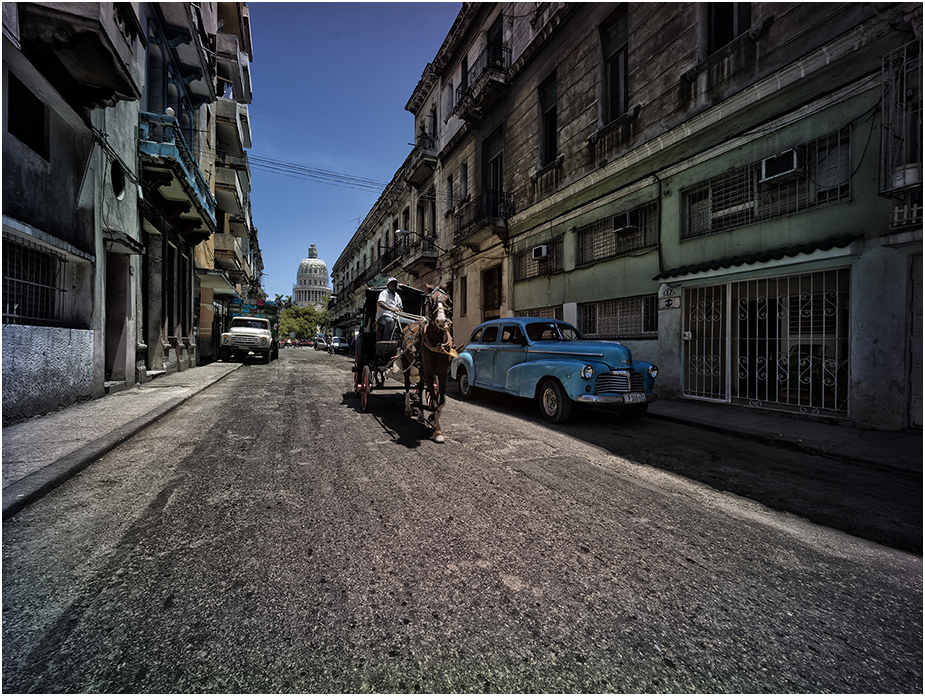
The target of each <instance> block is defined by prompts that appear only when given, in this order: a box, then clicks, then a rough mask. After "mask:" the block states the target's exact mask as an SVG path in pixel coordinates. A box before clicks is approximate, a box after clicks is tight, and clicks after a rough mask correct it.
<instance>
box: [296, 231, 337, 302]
mask: <svg viewBox="0 0 925 696" xmlns="http://www.w3.org/2000/svg"><path fill="white" fill-rule="evenodd" d="M330 297H331V286H330V285H328V265H327V264H326V263H325V262H324V261H322V260H321V259H319V258H318V249H317V247H315V245H314V244H312V245H311V246H310V247H309V248H308V258H304V259H302V261H301V262H300V263H299V269H298V271H297V272H296V280H295V285H293V286H292V304H293V305H295V306H296V307H314V308H315V309H318V310H321V309H325V308H327V306H328V300H329V299H330Z"/></svg>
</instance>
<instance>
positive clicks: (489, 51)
mask: <svg viewBox="0 0 925 696" xmlns="http://www.w3.org/2000/svg"><path fill="white" fill-rule="evenodd" d="M510 67H511V49H509V48H503V47H500V46H494V45H492V46H489V47H488V48H486V49H485V50H484V51H482V52H481V53H480V54H479V57H478V58H476V59H475V63H473V65H472V67H471V68H470V69H469V72H468V74H467V79H466V82H464V83H463V84H461V85H460V86H459V87H457V88H456V106H455V107H454V108H453V114H455V115H456V116H458V117H459V118H461V119H463V120H464V121H479V120H480V119H481V118H482V116H483V115H484V114H485V112H486V111H488V109H490V108H491V107H492V106H494V104H495V103H496V102H497V101H498V100H499V99H501V97H503V96H504V93H505V92H506V91H507V71H508V69H509V68H510Z"/></svg>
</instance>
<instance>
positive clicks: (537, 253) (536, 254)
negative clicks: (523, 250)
mask: <svg viewBox="0 0 925 696" xmlns="http://www.w3.org/2000/svg"><path fill="white" fill-rule="evenodd" d="M533 258H534V259H537V260H539V259H546V258H549V247H548V246H546V245H545V244H540V245H539V246H535V247H533Z"/></svg>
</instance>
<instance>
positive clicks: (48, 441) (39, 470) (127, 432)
mask: <svg viewBox="0 0 925 696" xmlns="http://www.w3.org/2000/svg"><path fill="white" fill-rule="evenodd" d="M241 365H242V363H221V362H216V363H211V364H209V365H204V366H202V367H195V368H192V369H189V370H183V371H181V372H174V373H173V374H170V375H165V376H163V377H158V378H156V379H154V380H153V381H151V382H148V383H147V384H144V385H143V386H140V387H136V388H134V389H128V390H126V391H122V392H119V393H117V394H110V395H108V396H104V397H102V398H99V399H94V400H93V401H87V402H84V403H82V404H77V405H76V406H71V407H69V408H66V409H63V410H61V411H56V412H54V413H50V414H48V415H46V416H42V417H40V418H32V419H30V420H27V421H24V422H22V423H17V424H15V425H10V426H7V427H5V428H3V519H6V518H7V517H10V516H11V515H14V514H16V512H18V511H19V510H21V509H22V508H24V507H25V506H26V505H29V504H30V503H32V502H34V501H36V500H38V499H39V498H41V497H42V496H43V495H45V493H47V492H48V491H50V490H51V489H53V488H54V487H55V486H57V485H59V484H61V483H62V482H63V481H65V480H67V479H68V478H70V477H71V476H73V475H74V474H76V473H78V472H79V471H81V470H83V469H85V468H86V467H87V466H88V465H89V464H91V463H92V462H94V461H96V460H97V459H99V458H100V457H102V456H103V455H105V454H106V453H107V452H109V451H111V450H113V449H115V448H116V447H118V446H119V445H120V444H122V443H123V442H125V441H126V440H128V439H129V438H131V437H132V436H133V435H136V434H137V433H139V432H141V431H142V430H144V429H145V428H147V427H148V426H149V425H151V424H152V423H154V422H155V421H157V420H158V419H160V418H162V417H163V416H165V415H167V414H168V413H170V412H171V411H173V410H174V409H175V408H177V407H178V406H179V405H180V404H182V403H183V402H184V401H186V400H187V399H189V398H190V397H192V396H195V395H196V394H198V393H199V392H201V391H202V390H203V389H206V388H208V387H210V386H211V385H213V384H215V383H216V382H218V381H219V380H220V379H222V378H223V377H226V376H227V375H229V374H231V373H232V372H234V371H235V370H237V369H238V368H239V367H241Z"/></svg>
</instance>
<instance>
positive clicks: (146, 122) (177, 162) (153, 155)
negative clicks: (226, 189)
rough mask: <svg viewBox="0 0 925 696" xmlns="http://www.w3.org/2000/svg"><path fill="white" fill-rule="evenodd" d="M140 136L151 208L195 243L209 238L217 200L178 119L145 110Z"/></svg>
mask: <svg viewBox="0 0 925 696" xmlns="http://www.w3.org/2000/svg"><path fill="white" fill-rule="evenodd" d="M138 139H139V143H138V150H139V153H140V156H141V167H142V179H143V184H144V187H145V189H146V193H145V196H146V198H145V204H146V206H147V208H148V210H149V211H150V210H153V214H154V216H155V217H158V218H160V219H162V220H164V221H166V222H167V223H169V224H170V226H172V227H173V228H174V229H175V230H177V231H178V232H180V233H182V234H185V235H188V236H189V237H190V243H192V244H198V243H199V242H201V241H203V240H204V239H207V238H208V237H209V235H210V234H212V233H214V232H215V206H216V202H215V199H214V198H213V197H212V194H211V192H210V191H209V186H208V184H206V181H205V179H204V178H203V176H202V172H201V171H200V170H199V165H198V164H197V163H196V160H195V159H193V156H192V154H191V153H190V150H189V147H188V146H187V144H186V141H185V140H184V139H183V133H182V132H181V131H180V127H179V124H178V123H177V119H176V118H175V117H173V116H165V115H161V114H150V113H145V112H142V113H141V114H139V125H138ZM162 226H163V225H160V226H159V227H162ZM160 231H161V232H163V231H164V230H163V229H161V230H160Z"/></svg>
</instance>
